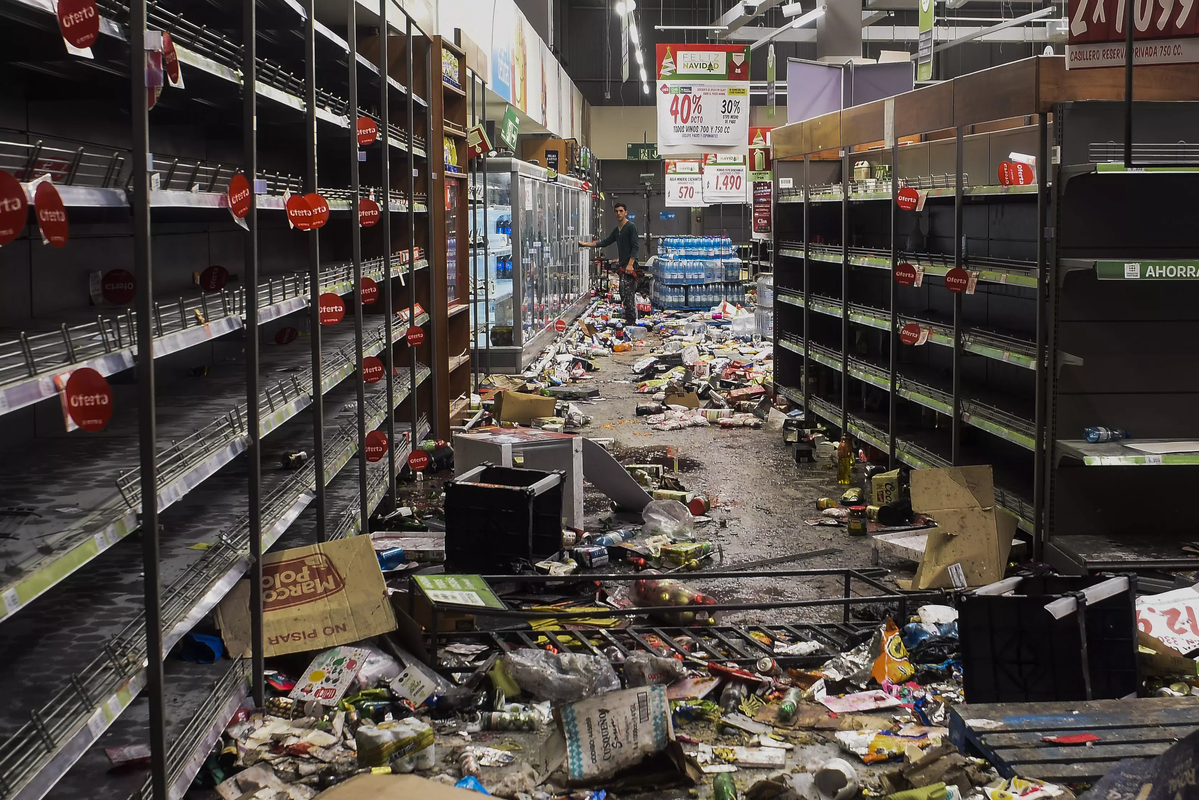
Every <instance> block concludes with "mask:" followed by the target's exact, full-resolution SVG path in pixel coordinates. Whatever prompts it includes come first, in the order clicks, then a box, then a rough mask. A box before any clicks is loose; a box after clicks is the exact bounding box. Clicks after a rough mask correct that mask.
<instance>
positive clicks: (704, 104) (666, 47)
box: [656, 44, 749, 192]
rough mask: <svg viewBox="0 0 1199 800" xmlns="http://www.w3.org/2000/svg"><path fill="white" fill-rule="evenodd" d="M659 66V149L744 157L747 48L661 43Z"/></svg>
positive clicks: (679, 152)
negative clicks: (741, 154) (742, 153)
mask: <svg viewBox="0 0 1199 800" xmlns="http://www.w3.org/2000/svg"><path fill="white" fill-rule="evenodd" d="M656 63H657V77H658V87H657V92H658V100H657V106H658V150H659V151H660V152H662V153H664V154H667V155H671V154H683V153H696V152H700V153H713V152H744V151H743V150H741V148H743V147H744V146H745V140H746V139H745V137H746V134H747V132H748V130H749V45H733V44H713V45H701V44H696V45H688V44H660V45H658V50H657V62H656ZM742 191H743V192H744V189H743V190H742Z"/></svg>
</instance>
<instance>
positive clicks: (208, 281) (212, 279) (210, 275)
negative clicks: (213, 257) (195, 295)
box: [200, 264, 229, 292]
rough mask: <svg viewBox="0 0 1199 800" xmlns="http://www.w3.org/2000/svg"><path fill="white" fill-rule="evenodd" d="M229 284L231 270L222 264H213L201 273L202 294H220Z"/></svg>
mask: <svg viewBox="0 0 1199 800" xmlns="http://www.w3.org/2000/svg"><path fill="white" fill-rule="evenodd" d="M228 282H229V270H227V269H225V268H224V267H222V266H221V265H220V264H213V265H212V266H211V267H209V268H208V269H206V270H204V271H203V272H201V273H200V291H201V292H219V291H220V290H221V289H224V288H225V284H226V283H228Z"/></svg>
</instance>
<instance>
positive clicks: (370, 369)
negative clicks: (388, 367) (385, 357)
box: [362, 356, 383, 383]
mask: <svg viewBox="0 0 1199 800" xmlns="http://www.w3.org/2000/svg"><path fill="white" fill-rule="evenodd" d="M362 380H363V381H365V382H366V383H378V382H379V381H381V380H383V362H382V361H381V360H380V359H378V358H376V357H375V356H367V357H366V358H364V359H362Z"/></svg>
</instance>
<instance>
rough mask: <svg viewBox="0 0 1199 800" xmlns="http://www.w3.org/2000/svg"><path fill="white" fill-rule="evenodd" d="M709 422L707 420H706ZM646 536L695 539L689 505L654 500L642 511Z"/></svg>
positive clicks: (675, 501)
mask: <svg viewBox="0 0 1199 800" xmlns="http://www.w3.org/2000/svg"><path fill="white" fill-rule="evenodd" d="M704 424H705V425H706V424H707V420H704ZM641 519H642V521H643V523H644V524H643V525H642V526H641V533H642V534H643V535H645V536H656V535H658V534H665V535H666V536H669V537H671V538H672V539H694V538H695V522H694V521H693V519H692V517H691V512H690V511H689V510H688V509H687V506H685V505H683V504H682V503H680V502H679V501H678V500H652V501H650V502H649V503H648V504H647V505H646V506H645V508H644V509H643V510H642V512H641Z"/></svg>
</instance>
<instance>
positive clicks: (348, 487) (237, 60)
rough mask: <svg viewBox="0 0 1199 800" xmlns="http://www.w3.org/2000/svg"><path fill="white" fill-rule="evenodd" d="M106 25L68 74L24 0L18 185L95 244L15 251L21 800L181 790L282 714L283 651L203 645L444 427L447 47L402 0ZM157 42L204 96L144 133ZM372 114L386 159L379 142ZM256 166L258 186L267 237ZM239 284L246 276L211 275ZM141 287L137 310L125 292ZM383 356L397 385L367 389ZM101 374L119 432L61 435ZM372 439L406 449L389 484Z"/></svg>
mask: <svg viewBox="0 0 1199 800" xmlns="http://www.w3.org/2000/svg"><path fill="white" fill-rule="evenodd" d="M97 11H98V13H99V16H100V18H101V24H100V33H99V36H98V38H97V40H96V41H95V42H94V43H93V44H92V51H93V55H94V58H92V59H86V58H80V57H77V56H74V55H71V54H68V53H67V52H65V48H64V43H63V39H62V36H61V33H60V32H59V28H58V24H57V21H56V18H55V15H54V13H53V11H52V6H49V5H47V4H44V3H41V2H35V1H34V0H3V1H2V2H0V19H2V20H3V22H2V23H0V45H2V46H3V47H4V48H5V50H6V52H8V53H10V54H15V53H18V52H20V53H24V54H25V55H24V56H22V58H21V59H18V60H9V61H8V63H7V65H6V67H4V69H3V72H4V74H5V76H6V80H5V81H3V82H2V83H3V87H4V88H3V89H0V170H4V171H6V172H7V173H9V174H10V175H12V176H13V177H14V178H15V179H16V180H17V181H19V182H20V184H21V186H22V189H23V190H24V191H25V193H26V195H27V198H28V200H29V202H30V204H31V205H32V201H33V198H34V196H35V187H34V186H31V183H33V182H35V181H37V180H38V179H39V178H41V177H42V176H43V175H49V177H50V180H51V181H52V182H53V183H54V184H55V186H56V187H57V189H58V191H59V194H60V195H61V197H62V200H63V204H64V206H65V211H66V215H67V217H68V220H69V225H70V238H69V240H68V241H67V242H66V244H65V246H63V247H62V248H55V247H49V246H45V245H43V244H42V243H41V240H40V236H39V234H38V231H37V228H36V225H37V222H36V220H35V218H34V215H33V214H32V213H30V214H29V219H28V221H27V225H26V226H25V228H24V231H23V232H22V234H21V235H20V236H19V237H18V238H16V239H15V240H14V241H12V242H10V243H8V244H5V245H3V246H2V247H0V277H2V278H3V280H4V281H5V288H6V291H5V292H4V293H3V297H2V298H0V319H3V320H4V323H3V324H4V330H3V331H2V332H0V451H2V452H3V463H2V464H0V486H3V490H0V494H2V496H3V501H4V502H3V504H2V505H3V506H4V507H5V508H6V511H5V513H4V515H3V517H2V518H0V532H2V533H3V541H2V542H0V649H2V650H3V652H4V653H5V654H6V657H7V658H8V660H9V665H10V667H11V669H12V670H13V672H12V675H13V676H14V677H13V681H12V684H13V685H12V686H11V687H10V702H9V703H8V704H6V707H5V710H4V711H3V712H0V798H4V800H9V799H10V798H22V800H35V799H36V798H40V797H44V796H47V795H50V796H61V797H67V796H71V797H80V796H87V797H97V798H107V797H114V798H115V797H121V798H125V797H129V796H142V797H155V798H165V797H171V798H177V797H181V796H182V794H183V793H184V791H186V789H187V787H188V786H189V785H190V783H191V781H192V778H193V777H194V776H195V775H196V774H197V772H198V771H199V769H200V767H201V765H202V764H203V761H204V759H205V758H206V757H207V755H208V753H209V750H210V749H211V746H212V744H213V743H214V742H215V741H216V738H217V737H218V736H219V734H220V732H221V730H222V729H223V728H224V726H225V724H226V723H227V721H228V720H229V718H230V716H231V715H232V714H233V713H234V711H235V710H236V708H237V707H238V705H239V704H240V703H242V702H243V701H244V700H245V698H246V697H247V695H249V694H253V695H256V696H257V698H258V699H261V681H262V674H261V670H262V656H261V650H260V649H259V648H255V649H254V652H253V653H251V655H250V657H247V658H242V657H241V654H234V655H235V657H234V658H233V660H231V661H230V660H219V661H217V662H216V663H215V664H208V665H200V664H195V663H191V662H185V661H182V660H180V659H179V657H178V646H179V644H180V642H182V641H183V640H184V639H185V638H186V637H187V636H188V635H189V634H191V633H193V632H207V633H211V632H213V624H212V620H211V616H210V614H211V612H212V610H213V609H214V608H215V606H216V605H217V604H218V603H219V602H220V601H221V599H222V598H223V597H224V596H225V594H226V593H227V592H228V591H229V589H230V588H231V587H232V586H233V585H234V584H235V583H236V582H237V581H238V580H240V579H241V578H243V577H244V576H246V575H247V574H249V575H250V576H253V575H254V574H255V570H256V568H257V564H259V563H260V562H258V561H257V558H258V555H259V554H260V553H261V552H264V551H266V550H268V549H271V548H276V549H279V548H283V547H294V546H301V545H305V544H311V543H314V542H318V541H324V540H329V539H335V538H339V537H343V536H349V535H354V534H356V533H358V532H360V531H362V530H363V529H365V527H366V520H365V517H368V516H369V515H370V514H371V513H373V512H374V511H375V510H376V509H377V508H378V507H379V506H380V505H383V504H390V503H393V502H394V498H391V499H390V500H389V497H390V495H391V487H392V486H393V484H394V478H395V476H396V475H397V474H398V473H399V472H400V471H401V470H403V469H404V467H405V466H406V456H407V454H408V452H409V450H410V448H411V443H412V439H413V436H414V435H415V438H416V439H417V440H420V439H423V438H425V437H426V436H427V435H429V434H430V433H431V432H434V433H439V434H445V433H448V430H447V428H446V427H445V426H444V421H445V418H446V412H447V409H446V408H445V407H444V405H441V406H439V405H438V398H437V396H436V392H434V391H433V386H434V385H437V386H445V385H448V380H449V375H450V370H449V366H450V365H449V363H448V358H447V357H446V356H445V352H446V351H445V350H444V349H441V350H438V349H437V346H436V341H435V340H436V337H437V335H438V332H439V329H440V328H439V321H438V320H437V319H434V318H431V316H430V312H431V311H436V310H438V309H440V310H441V311H442V313H443V315H444V312H445V310H446V308H447V306H448V303H447V300H446V292H447V289H446V282H445V273H444V272H438V270H436V269H430V268H429V266H430V256H431V254H436V253H437V252H438V251H439V250H441V249H442V246H443V245H442V244H441V243H442V242H444V240H438V239H437V238H435V237H434V236H433V231H434V227H435V223H434V221H433V217H434V216H436V215H435V214H433V215H431V214H430V213H429V211H430V204H429V197H430V193H431V192H437V191H439V190H440V189H441V185H440V184H439V183H438V180H440V179H434V178H433V177H432V175H431V171H432V168H431V166H430V164H431V162H432V163H434V164H436V163H437V162H436V159H435V157H433V156H432V155H431V151H432V149H433V148H432V147H431V144H432V143H434V142H437V143H439V142H440V141H441V133H440V120H439V119H438V118H437V116H436V114H435V113H434V111H433V107H434V106H435V105H436V104H437V102H439V100H438V98H439V94H438V90H439V89H440V87H439V86H438V85H437V84H435V83H433V82H432V80H431V76H433V75H439V72H434V70H433V60H434V58H435V56H434V53H439V52H440V49H439V48H436V47H432V46H431V41H432V40H431V39H430V37H429V36H428V35H427V33H426V32H425V31H422V30H421V29H420V26H419V24H418V23H417V22H416V21H415V20H413V19H411V18H409V17H408V16H407V15H406V14H405V12H404V11H403V10H402V9H401V8H400V6H399V5H398V4H397V3H396V2H394V0H381V1H380V2H374V0H367V2H346V1H345V0H339V2H333V3H319V4H314V3H313V0H300V1H299V2H285V1H284V0H279V2H274V1H273V0H272V1H271V2H266V3H251V4H242V3H234V2H216V3H209V4H202V5H196V4H185V3H173V2H171V0H166V2H160V3H155V4H153V5H152V6H151V5H148V4H147V3H146V2H144V0H134V1H133V2H130V3H128V4H125V3H122V2H121V1H120V0H99V2H98V4H97ZM184 12H186V16H184ZM146 30H149V31H151V32H153V31H164V32H168V33H169V34H170V37H171V40H172V41H173V45H174V48H175V52H176V53H177V57H178V63H179V65H180V67H181V71H182V76H183V85H182V86H165V87H163V88H162V90H161V94H160V95H159V96H158V98H157V103H156V104H155V105H154V106H153V108H152V109H150V110H149V111H148V112H142V111H141V109H142V108H143V107H144V105H145V102H144V101H145V99H146V96H147V88H146V87H145V86H144V85H143V84H144V75H145V74H146V73H145V69H144V63H143V62H144V60H145V55H144V53H143V50H142V49H141V47H140V43H141V42H143V41H146V37H145V35H144V32H145V31H146ZM153 40H154V37H151V38H150V42H151V44H153ZM130 42H136V43H139V46H138V47H135V48H131V47H130V46H129V43H130ZM430 98H432V100H433V102H430ZM131 109H134V113H132V114H131V113H130V110H131ZM131 118H132V120H133V123H132V124H131V123H130V119H131ZM360 120H370V121H371V122H373V124H374V125H375V127H377V128H378V129H379V134H380V135H379V136H378V137H377V138H376V139H375V140H374V141H373V142H370V143H366V144H362V145H359V144H358V142H357V137H356V135H355V133H356V131H357V130H358V128H359V126H358V122H359V121H360ZM368 127H369V125H368ZM438 172H440V170H438ZM237 173H242V174H243V175H244V176H245V177H246V178H247V179H249V182H250V185H251V186H255V187H256V192H255V193H254V195H253V198H252V199H253V202H252V203H251V204H250V205H251V208H250V210H249V212H248V213H247V214H246V216H245V218H244V220H242V221H243V222H244V223H245V225H244V226H242V225H241V224H239V222H238V221H237V220H235V219H234V217H233V216H232V214H231V211H230V202H229V197H228V193H227V188H228V186H229V183H230V181H231V179H233V177H234V175H235V174H237ZM308 193H319V194H320V195H321V196H322V197H323V198H324V200H325V201H326V203H327V205H328V208H329V217H328V221H327V222H326V223H325V224H324V226H323V227H321V228H319V229H318V230H314V231H307V232H305V231H300V230H293V229H291V228H290V227H289V224H288V221H287V220H288V215H287V214H286V213H285V198H286V197H287V196H288V195H304V194H308ZM433 196H434V197H439V196H440V195H438V194H433ZM363 200H373V201H374V202H375V203H377V204H378V206H379V212H378V220H379V221H378V222H377V223H375V224H373V225H371V226H367V225H365V224H364V223H363V220H364V219H365V220H367V221H369V220H370V219H371V215H370V214H369V213H368V214H367V215H366V217H365V218H364V217H362V216H360V214H359V213H358V211H359V210H360V209H361V208H362V205H363V204H362V202H361V201H363ZM31 210H32V209H31ZM367 210H368V211H369V206H368V207H367ZM432 260H433V261H436V260H437V259H436V257H434V258H433V259H432ZM214 265H219V266H222V267H224V268H225V270H226V271H227V273H228V282H227V283H226V284H225V285H223V286H220V287H216V288H214V287H213V286H212V285H207V286H203V287H201V286H200V285H198V282H199V281H200V278H199V276H200V275H202V274H203V275H209V274H210V273H207V272H205V271H206V270H207V269H208V268H209V267H212V266H214ZM114 270H124V271H125V272H126V273H128V274H127V275H124V274H121V273H115V272H114ZM218 274H219V273H218ZM105 276H108V278H107V280H106V278H105ZM367 279H370V280H371V281H373V282H374V285H375V291H373V292H372V291H371V287H370V284H369V283H368V282H367ZM204 280H207V279H204ZM129 284H133V285H134V286H135V287H136V292H137V297H136V299H133V298H130V297H128V296H123V297H122V296H119V295H120V294H121V292H122V291H124V290H126V289H128V287H129ZM202 288H204V289H208V291H202V290H201V289H202ZM364 289H366V294H367V298H366V299H367V300H370V299H371V297H372V296H373V297H374V302H370V303H367V302H363V300H362V298H363V295H364V291H363V290H364ZM322 295H325V296H326V298H327V297H328V295H334V296H337V297H339V298H341V301H342V303H343V304H344V307H345V316H344V318H343V319H342V320H341V321H340V322H338V323H337V324H333V325H325V326H322V325H321V324H320V322H319V317H320V309H321V306H322V305H325V303H322V302H321V299H320V298H321V296H322ZM435 300H440V305H438V304H437V303H436V302H435ZM143 321H145V324H143ZM413 324H415V325H416V326H419V327H422V328H423V330H425V331H426V333H427V335H426V336H425V344H423V345H421V346H420V347H409V346H408V344H407V340H406V338H405V332H406V331H407V330H408V328H409V326H410V325H413ZM446 324H447V323H445V321H444V319H443V320H442V321H441V324H440V325H441V327H444V326H445V325H446ZM449 324H452V321H451V323H449ZM151 350H152V351H153V358H152V359H151V358H145V357H143V354H146V353H148V352H150V351H151ZM372 357H377V358H379V359H380V360H381V361H382V362H383V363H384V369H383V370H382V373H383V375H382V377H381V378H380V379H378V380H377V381H374V382H367V381H366V380H364V369H363V366H364V365H363V361H364V359H366V358H372ZM81 367H91V368H93V369H95V370H97V371H98V372H100V373H101V374H102V375H104V376H105V377H106V378H107V381H108V383H109V385H110V386H111V390H112V395H113V407H114V413H113V415H112V419H111V421H110V422H109V423H108V425H107V427H106V428H105V429H104V430H103V431H102V432H100V433H87V432H84V431H81V430H74V431H70V432H68V431H66V430H65V426H64V418H63V413H62V410H61V408H60V404H59V402H58V395H59V392H58V389H57V387H56V385H55V381H54V378H55V376H62V375H63V374H64V373H67V372H70V371H72V370H76V369H79V368H81ZM368 371H369V373H370V375H371V377H372V378H373V377H374V376H375V375H377V374H378V371H377V370H374V369H369V370H368ZM256 423H257V424H256ZM439 426H440V427H439ZM376 430H378V431H381V432H382V433H384V434H385V435H386V437H387V441H388V444H389V446H388V449H387V453H386V455H385V457H384V458H382V459H381V460H380V461H378V462H368V461H367V460H366V459H364V458H361V457H360V456H361V454H362V451H363V441H364V437H365V436H366V435H367V434H369V433H371V432H373V431H376ZM299 453H304V454H305V455H304V456H297V454H299ZM255 613H260V607H258V606H255ZM158 647H161V649H162V657H161V658H157V657H154V656H150V657H149V658H148V659H147V657H146V656H147V653H153V652H154V650H155V649H156V648H158ZM147 740H148V741H149V742H150V743H151V747H152V751H153V758H152V769H151V770H149V772H148V773H147V771H146V770H140V771H138V770H134V771H131V772H128V773H125V774H123V775H120V776H113V775H110V774H108V770H109V767H110V765H109V763H108V759H107V758H106V757H105V755H104V748H105V747H112V746H118V745H122V744H134V743H142V742H146V741H147Z"/></svg>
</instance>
